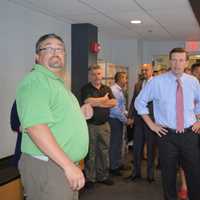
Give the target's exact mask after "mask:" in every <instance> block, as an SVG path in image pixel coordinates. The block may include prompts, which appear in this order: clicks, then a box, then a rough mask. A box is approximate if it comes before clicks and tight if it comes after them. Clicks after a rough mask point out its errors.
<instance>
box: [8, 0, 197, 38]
mask: <svg viewBox="0 0 200 200" xmlns="http://www.w3.org/2000/svg"><path fill="white" fill-rule="evenodd" d="M8 1H10V2H13V3H16V4H20V5H21V6H24V7H27V8H30V9H32V10H35V11H39V12H42V13H44V14H47V15H50V16H53V17H55V18H57V19H59V20H62V21H64V22H66V23H91V24H94V25H96V26H97V27H98V29H99V30H100V31H101V32H103V33H105V34H107V35H110V36H112V37H113V38H118V39H119V38H120V39H128V38H133V39H144V40H200V27H199V24H198V22H197V20H196V18H195V17H194V14H193V12H192V8H191V7H190V4H189V2H188V0H8ZM132 19H140V20H142V21H143V23H142V24H139V25H131V24H130V22H129V21H130V20H132Z"/></svg>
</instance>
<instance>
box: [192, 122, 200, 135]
mask: <svg viewBox="0 0 200 200" xmlns="http://www.w3.org/2000/svg"><path fill="white" fill-rule="evenodd" d="M192 131H193V132H195V133H198V134H200V121H197V122H195V123H194V124H193V126H192Z"/></svg>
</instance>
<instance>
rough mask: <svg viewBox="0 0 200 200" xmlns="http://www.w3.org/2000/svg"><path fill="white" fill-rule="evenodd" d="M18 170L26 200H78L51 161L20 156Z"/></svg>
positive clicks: (61, 173)
mask: <svg viewBox="0 0 200 200" xmlns="http://www.w3.org/2000/svg"><path fill="white" fill-rule="evenodd" d="M19 170H20V174H21V179H22V183H23V185H24V189H25V193H26V195H27V198H26V200H78V192H74V191H72V190H71V188H70V187H69V183H68V181H67V179H66V176H65V174H64V172H63V170H62V169H61V168H60V167H58V166H57V165H56V164H55V163H54V162H52V161H51V160H49V161H47V162H46V161H43V160H39V159H37V158H34V157H32V156H29V155H27V154H22V156H21V159H20V162H19Z"/></svg>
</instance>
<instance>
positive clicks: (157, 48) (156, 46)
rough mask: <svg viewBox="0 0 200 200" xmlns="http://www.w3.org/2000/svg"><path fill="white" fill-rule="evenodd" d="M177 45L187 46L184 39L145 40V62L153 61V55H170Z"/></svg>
mask: <svg viewBox="0 0 200 200" xmlns="http://www.w3.org/2000/svg"><path fill="white" fill-rule="evenodd" d="M176 47H183V48H184V47H185V42H184V41H160V42H156V41H151V42H150V41H144V42H143V63H151V62H152V58H153V56H156V55H168V54H169V52H170V51H171V50H172V49H173V48H176Z"/></svg>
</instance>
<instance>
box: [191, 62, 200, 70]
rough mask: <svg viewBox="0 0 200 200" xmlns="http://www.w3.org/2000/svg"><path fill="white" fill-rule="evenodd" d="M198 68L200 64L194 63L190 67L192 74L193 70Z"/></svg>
mask: <svg viewBox="0 0 200 200" xmlns="http://www.w3.org/2000/svg"><path fill="white" fill-rule="evenodd" d="M198 67H200V62H196V63H194V64H193V65H192V66H191V72H193V71H194V70H195V69H197V68H198Z"/></svg>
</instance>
